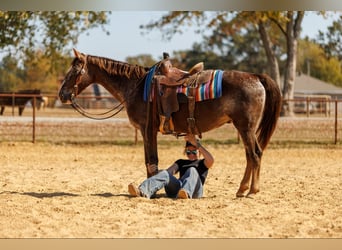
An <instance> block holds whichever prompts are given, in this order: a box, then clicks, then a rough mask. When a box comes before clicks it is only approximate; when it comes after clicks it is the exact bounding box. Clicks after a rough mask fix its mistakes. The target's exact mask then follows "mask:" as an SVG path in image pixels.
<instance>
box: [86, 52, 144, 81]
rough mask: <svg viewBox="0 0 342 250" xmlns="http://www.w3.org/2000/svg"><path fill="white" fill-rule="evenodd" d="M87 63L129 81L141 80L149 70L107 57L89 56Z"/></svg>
mask: <svg viewBox="0 0 342 250" xmlns="http://www.w3.org/2000/svg"><path fill="white" fill-rule="evenodd" d="M87 63H91V64H95V65H98V66H99V67H100V68H101V69H103V70H105V71H106V72H107V73H109V74H111V75H120V76H122V75H123V76H126V77H127V78H129V79H132V78H141V77H143V76H145V75H146V71H147V68H145V67H142V66H139V65H132V64H129V63H124V62H119V61H115V60H112V59H109V58H105V57H98V56H90V55H88V56H87Z"/></svg>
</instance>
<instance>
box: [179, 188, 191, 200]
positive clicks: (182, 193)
mask: <svg viewBox="0 0 342 250" xmlns="http://www.w3.org/2000/svg"><path fill="white" fill-rule="evenodd" d="M177 198H179V199H189V195H188V193H187V192H186V191H185V189H183V188H181V189H180V190H179V191H178V194H177Z"/></svg>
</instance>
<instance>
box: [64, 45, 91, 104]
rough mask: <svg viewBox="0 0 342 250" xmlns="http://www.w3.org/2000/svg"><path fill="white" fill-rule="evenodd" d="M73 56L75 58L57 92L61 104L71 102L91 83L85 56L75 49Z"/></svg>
mask: <svg viewBox="0 0 342 250" xmlns="http://www.w3.org/2000/svg"><path fill="white" fill-rule="evenodd" d="M74 54H75V58H74V60H73V62H72V64H71V67H70V69H69V71H68V72H67V74H66V76H65V77H64V80H63V82H62V85H61V87H60V90H59V98H60V99H61V101H62V102H63V103H66V102H69V101H71V100H72V98H74V97H76V96H77V95H78V94H79V93H81V92H82V91H83V90H84V89H85V88H86V87H88V86H89V85H90V84H91V83H93V82H92V77H91V75H90V74H89V72H88V68H87V56H86V55H85V54H83V53H80V52H78V51H77V50H75V49H74Z"/></svg>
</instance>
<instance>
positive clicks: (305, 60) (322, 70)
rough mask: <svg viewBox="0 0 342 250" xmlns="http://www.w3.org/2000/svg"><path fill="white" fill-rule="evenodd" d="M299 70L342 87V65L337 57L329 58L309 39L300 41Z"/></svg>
mask: <svg viewBox="0 0 342 250" xmlns="http://www.w3.org/2000/svg"><path fill="white" fill-rule="evenodd" d="M297 58H298V59H297V60H298V65H297V70H298V71H300V72H304V73H306V74H308V75H311V76H313V77H316V78H318V79H321V80H323V81H326V82H330V83H333V84H335V85H338V86H342V71H341V64H340V62H339V61H338V59H337V58H336V57H329V56H327V54H326V53H325V51H324V49H323V48H322V47H321V46H320V45H319V44H317V43H315V41H310V40H309V39H308V38H306V39H304V40H300V42H299V50H298V54H297Z"/></svg>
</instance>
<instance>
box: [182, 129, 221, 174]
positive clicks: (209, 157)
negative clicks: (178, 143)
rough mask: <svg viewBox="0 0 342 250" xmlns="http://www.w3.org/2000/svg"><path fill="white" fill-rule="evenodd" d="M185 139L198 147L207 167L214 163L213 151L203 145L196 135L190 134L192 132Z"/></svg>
mask: <svg viewBox="0 0 342 250" xmlns="http://www.w3.org/2000/svg"><path fill="white" fill-rule="evenodd" d="M185 140H186V141H188V142H190V143H191V144H192V145H194V146H195V147H196V148H197V149H198V151H199V152H200V153H201V154H202V155H203V157H204V164H205V166H206V167H207V168H211V167H212V166H213V164H214V157H213V156H212V155H211V153H210V152H209V151H208V150H207V149H206V148H205V147H203V145H202V144H201V142H200V140H199V139H197V140H196V137H195V136H194V135H190V134H188V135H186V136H185Z"/></svg>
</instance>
